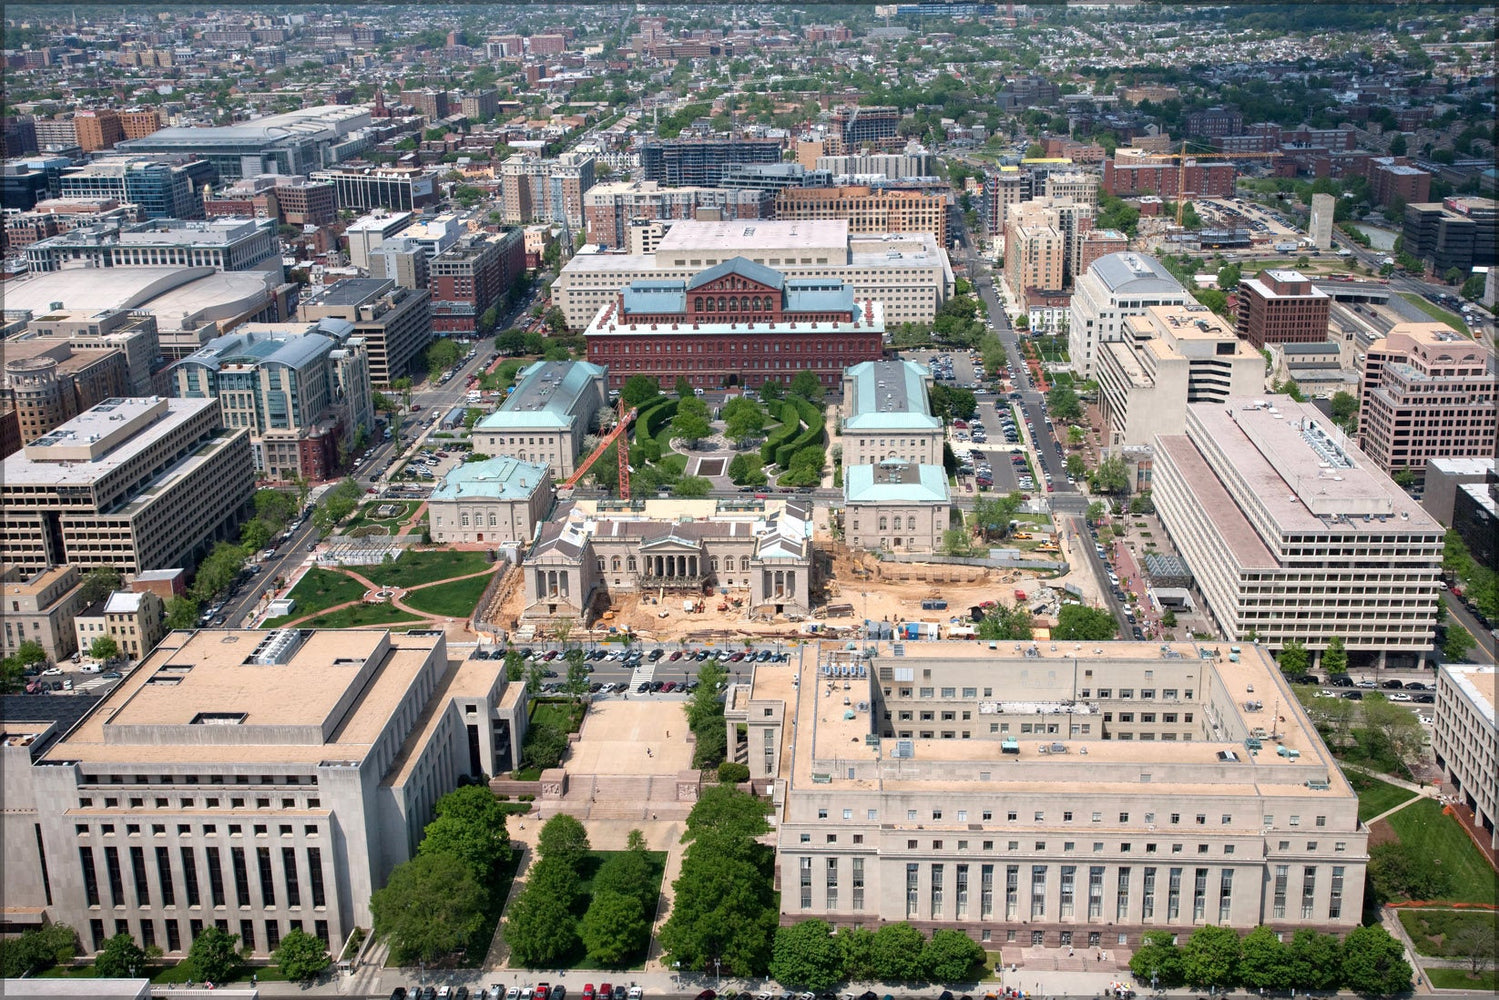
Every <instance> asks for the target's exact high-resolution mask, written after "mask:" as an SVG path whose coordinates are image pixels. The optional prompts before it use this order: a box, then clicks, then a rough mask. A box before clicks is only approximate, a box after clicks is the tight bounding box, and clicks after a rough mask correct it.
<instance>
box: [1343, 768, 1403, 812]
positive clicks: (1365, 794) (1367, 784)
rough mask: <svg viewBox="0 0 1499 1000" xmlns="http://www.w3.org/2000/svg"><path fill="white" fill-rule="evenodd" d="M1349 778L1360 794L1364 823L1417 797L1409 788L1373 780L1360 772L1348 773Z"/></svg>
mask: <svg viewBox="0 0 1499 1000" xmlns="http://www.w3.org/2000/svg"><path fill="white" fill-rule="evenodd" d="M1347 776H1348V783H1349V784H1350V785H1352V786H1353V790H1354V791H1355V792H1357V793H1358V818H1359V821H1360V822H1363V823H1367V822H1368V821H1369V820H1371V819H1373V818H1374V817H1375V816H1378V815H1379V814H1380V813H1382V812H1385V811H1387V810H1390V809H1393V808H1395V807H1396V806H1398V805H1399V804H1400V803H1402V802H1405V801H1407V800H1409V799H1413V798H1415V797H1416V793H1415V792H1413V791H1411V790H1410V789H1408V788H1401V787H1400V786H1398V785H1392V784H1390V783H1389V782H1388V781H1380V780H1379V779H1378V778H1371V777H1369V776H1368V775H1367V774H1364V773H1362V772H1360V771H1348V772H1347Z"/></svg>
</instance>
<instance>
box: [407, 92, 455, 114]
mask: <svg viewBox="0 0 1499 1000" xmlns="http://www.w3.org/2000/svg"><path fill="white" fill-rule="evenodd" d="M401 103H402V104H409V105H411V107H412V108H413V109H414V110H415V111H416V113H417V114H419V115H421V116H422V117H423V118H425V119H427V120H428V121H436V120H437V119H439V118H446V117H447V116H448V114H449V113H450V112H449V110H448V92H447V91H446V90H436V89H434V88H432V87H423V88H422V89H420V90H403V91H401Z"/></svg>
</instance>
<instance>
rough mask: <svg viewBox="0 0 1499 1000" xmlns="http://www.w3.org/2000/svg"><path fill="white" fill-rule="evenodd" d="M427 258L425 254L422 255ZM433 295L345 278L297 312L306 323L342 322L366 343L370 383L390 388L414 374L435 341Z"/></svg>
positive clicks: (422, 290) (377, 281)
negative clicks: (320, 321)
mask: <svg viewBox="0 0 1499 1000" xmlns="http://www.w3.org/2000/svg"><path fill="white" fill-rule="evenodd" d="M422 256H423V259H425V255H422ZM430 301H431V293H430V292H429V291H428V290H427V288H426V287H425V285H424V286H423V287H421V288H415V289H413V288H407V287H405V286H404V285H398V284H397V283H396V282H394V281H392V280H390V279H388V278H346V279H344V280H343V281H339V282H336V283H334V284H332V285H325V286H323V290H322V291H321V292H318V293H317V294H316V295H313V296H312V297H311V298H308V299H304V300H303V301H302V303H301V304H300V306H299V307H298V313H299V314H300V315H301V316H302V317H303V318H304V319H308V320H323V319H342V320H347V321H348V322H350V323H352V324H354V329H353V336H356V337H358V338H360V339H361V340H363V341H364V349H365V352H366V354H367V355H368V356H369V369H370V383H371V385H374V386H378V387H380V388H388V387H389V386H390V384H391V382H393V381H394V380H396V379H398V378H400V377H402V376H403V375H408V374H410V373H411V372H412V371H413V370H414V368H415V366H416V365H418V364H419V363H420V362H421V357H422V352H423V351H425V350H426V349H427V345H429V344H430V343H431V342H432V316H431V312H430V309H429V307H428V303H429V302H430Z"/></svg>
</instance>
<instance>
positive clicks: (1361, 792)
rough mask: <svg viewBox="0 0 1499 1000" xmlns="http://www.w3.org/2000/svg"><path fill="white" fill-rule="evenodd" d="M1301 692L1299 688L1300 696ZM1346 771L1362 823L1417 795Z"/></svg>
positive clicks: (1376, 779) (1360, 774)
mask: <svg viewBox="0 0 1499 1000" xmlns="http://www.w3.org/2000/svg"><path fill="white" fill-rule="evenodd" d="M1307 688H1308V690H1310V691H1315V690H1316V688H1314V687H1311V686H1310V685H1308V686H1307ZM1300 693H1301V692H1300V691H1299V690H1298V691H1297V694H1298V696H1299V695H1300ZM1345 773H1346V776H1347V778H1348V783H1349V784H1350V785H1352V786H1353V790H1354V791H1355V792H1358V818H1359V822H1361V823H1367V822H1368V821H1369V820H1371V819H1373V818H1374V817H1375V816H1378V815H1379V814H1380V813H1382V812H1384V811H1385V810H1386V809H1393V808H1395V807H1396V806H1398V805H1399V804H1400V803H1402V802H1405V801H1407V800H1408V799H1413V798H1415V797H1416V793H1415V792H1413V791H1411V790H1410V789H1408V788H1401V787H1399V786H1398V785H1392V784H1390V783H1389V782H1387V781H1380V780H1379V779H1378V778H1371V777H1369V776H1368V775H1367V774H1364V773H1363V772H1362V771H1348V772H1345Z"/></svg>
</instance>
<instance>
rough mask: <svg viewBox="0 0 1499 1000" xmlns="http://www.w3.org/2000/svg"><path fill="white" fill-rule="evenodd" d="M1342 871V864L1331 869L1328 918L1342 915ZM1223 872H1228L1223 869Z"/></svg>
mask: <svg viewBox="0 0 1499 1000" xmlns="http://www.w3.org/2000/svg"><path fill="white" fill-rule="evenodd" d="M1343 872H1344V868H1343V866H1342V865H1334V866H1333V869H1332V891H1331V894H1330V895H1329V896H1328V901H1327V916H1328V917H1329V919H1331V918H1335V917H1341V916H1342V915H1343ZM1225 874H1230V873H1229V872H1227V870H1225Z"/></svg>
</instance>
